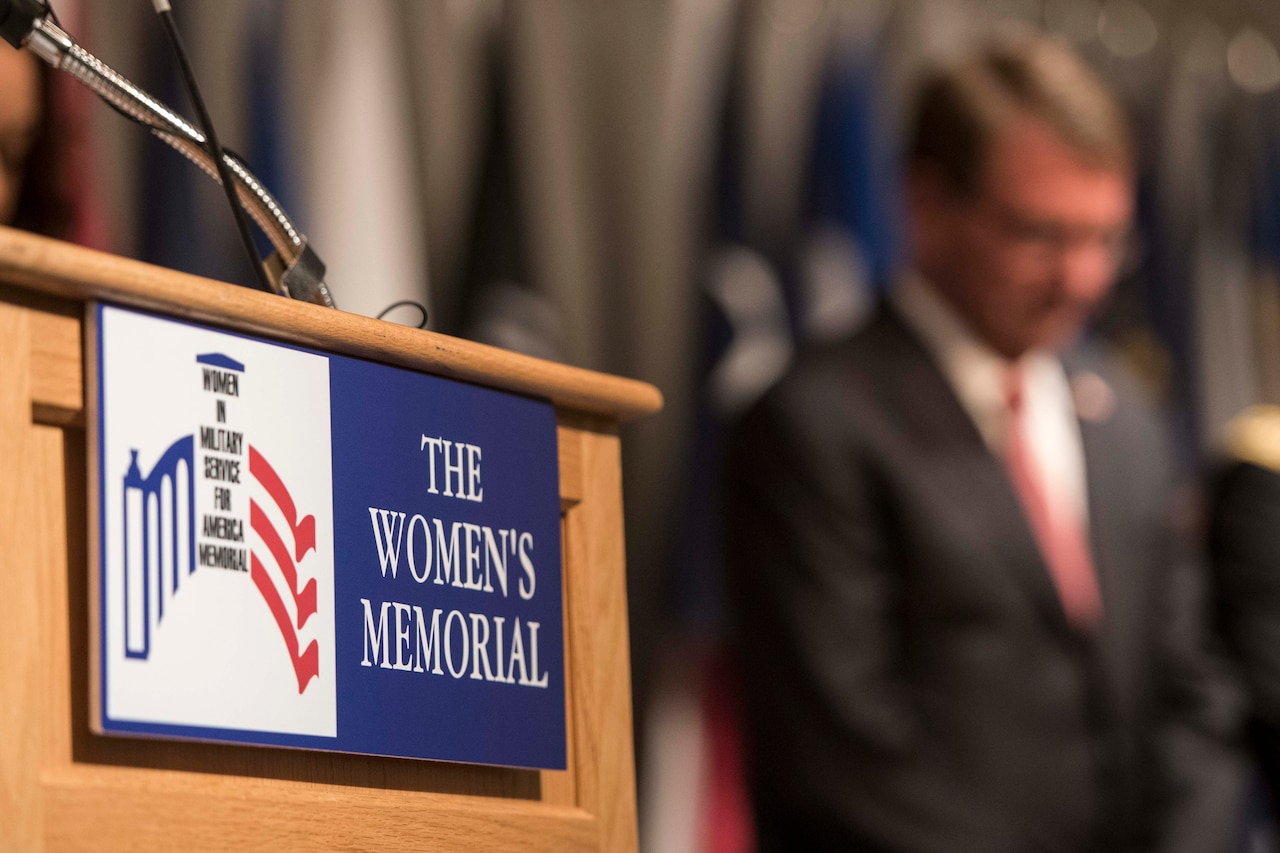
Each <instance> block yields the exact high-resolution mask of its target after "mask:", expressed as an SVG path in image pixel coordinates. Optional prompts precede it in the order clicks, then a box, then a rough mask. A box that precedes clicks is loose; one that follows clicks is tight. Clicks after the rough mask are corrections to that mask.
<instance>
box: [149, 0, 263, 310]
mask: <svg viewBox="0 0 1280 853" xmlns="http://www.w3.org/2000/svg"><path fill="white" fill-rule="evenodd" d="M151 5H152V6H154V7H155V10H156V14H157V15H158V16H159V17H160V20H161V22H163V24H164V31H165V34H166V35H167V36H168V37H169V44H170V45H172V47H173V52H174V54H176V56H177V58H178V65H179V67H180V68H181V69H182V82H183V85H184V87H185V88H186V90H187V96H188V97H189V98H190V99H191V103H192V106H194V107H195V109H196V116H197V117H198V118H199V119H200V129H201V130H202V131H204V138H205V141H206V145H207V148H208V151H209V154H210V155H211V156H212V158H213V162H214V163H215V164H216V165H217V169H218V177H219V179H220V180H221V181H222V189H223V191H224V192H225V194H226V196H227V202H228V203H229V204H230V205H231V215H232V217H233V218H234V219H235V221H236V231H238V232H239V234H240V243H241V245H242V246H243V247H244V250H245V254H246V255H247V256H248V257H249V265H250V266H252V267H253V272H254V277H255V280H256V281H257V284H258V287H260V288H261V289H263V290H265V291H266V292H268V293H275V292H276V290H275V288H274V287H272V285H271V280H270V279H269V278H268V277H267V271H266V268H265V267H264V266H263V265H262V259H261V258H260V257H258V250H257V249H256V248H255V247H254V245H253V237H252V235H251V234H250V233H249V220H248V219H247V218H246V217H245V213H244V209H243V208H242V207H241V206H240V201H239V199H237V198H236V190H235V186H236V185H235V179H234V178H233V177H232V175H231V169H230V167H228V166H227V164H226V161H225V158H224V156H223V149H222V145H221V144H219V142H218V136H217V134H216V133H215V132H214V129H213V119H212V118H210V116H209V111H208V110H207V109H205V105H204V98H203V97H202V96H201V95H200V88H199V87H198V86H197V85H196V76H195V73H194V72H193V71H192V69H191V60H190V59H189V58H188V57H187V50H186V47H185V46H184V45H183V43H182V35H181V34H180V33H179V32H178V23H177V21H176V20H175V19H174V16H173V7H172V6H170V5H169V0H151Z"/></svg>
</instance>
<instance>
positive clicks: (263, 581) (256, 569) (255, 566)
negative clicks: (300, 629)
mask: <svg viewBox="0 0 1280 853" xmlns="http://www.w3.org/2000/svg"><path fill="white" fill-rule="evenodd" d="M250 561H251V563H252V571H251V572H250V574H251V576H252V577H253V583H254V585H255V586H256V587H257V588H258V592H259V593H261V594H262V600H263V601H265V602H266V603H267V607H268V608H269V609H270V610H271V615H272V616H274V617H275V619H276V627H277V628H279V629H280V636H281V637H283V638H284V644H285V646H286V647H288V649H289V659H290V660H291V661H292V662H293V672H294V675H296V676H297V677H298V693H302V691H303V690H305V689H306V687H307V682H309V681H310V680H311V679H313V678H316V677H317V676H319V675H320V648H319V647H318V646H317V645H316V641H315V640H312V641H311V644H310V645H309V646H307V650H306V651H305V652H303V653H302V654H298V635H297V633H295V632H294V630H293V626H292V625H290V624H289V614H288V613H287V612H286V611H285V609H284V601H283V600H282V599H281V598H280V593H278V592H276V587H275V584H273V583H272V582H271V578H269V577H267V570H266V569H264V568H263V567H262V563H261V562H260V561H259V560H258V555H257V554H250Z"/></svg>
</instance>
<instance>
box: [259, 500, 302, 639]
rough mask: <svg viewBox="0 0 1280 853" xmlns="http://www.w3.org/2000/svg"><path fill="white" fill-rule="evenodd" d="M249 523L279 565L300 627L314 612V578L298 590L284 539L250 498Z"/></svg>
mask: <svg viewBox="0 0 1280 853" xmlns="http://www.w3.org/2000/svg"><path fill="white" fill-rule="evenodd" d="M308 517H310V516H308ZM249 525H250V526H251V527H252V528H253V529H254V531H255V532H256V533H257V534H258V536H259V537H261V539H262V542H263V544H264V545H266V546H267V550H268V551H270V552H271V556H273V557H275V559H276V565H278V566H279V567H280V572H281V574H283V575H284V580H285V584H286V585H287V586H288V587H289V592H290V594H291V595H292V596H293V603H294V606H295V607H296V609H297V611H298V627H299V628H301V627H302V626H303V625H305V624H307V620H308V619H309V618H311V615H312V614H313V613H315V612H316V581H315V578H312V579H310V580H308V581H307V585H306V586H304V587H303V588H302V590H301V591H298V569H297V567H296V566H294V564H293V558H292V557H291V556H289V549H288V548H287V547H285V544H284V540H282V539H281V538H280V534H279V533H277V532H276V528H275V525H274V524H272V523H271V519H270V518H269V517H268V516H267V514H266V512H264V511H263V509H262V507H260V506H258V502H257V501H255V500H253V499H252V498H251V499H250V500H249Z"/></svg>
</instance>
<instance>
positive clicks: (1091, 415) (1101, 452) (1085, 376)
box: [1063, 353, 1141, 694]
mask: <svg viewBox="0 0 1280 853" xmlns="http://www.w3.org/2000/svg"><path fill="white" fill-rule="evenodd" d="M1063 361H1064V364H1065V366H1066V368H1067V375H1068V378H1069V379H1070V380H1071V383H1072V388H1073V390H1075V391H1077V397H1079V396H1080V393H1079V392H1080V391H1081V390H1082V389H1083V388H1084V387H1085V385H1084V383H1094V384H1098V385H1099V387H1100V388H1101V389H1102V390H1104V391H1105V392H1106V393H1107V394H1112V393H1113V392H1111V390H1110V387H1109V386H1108V385H1107V384H1106V382H1105V380H1103V379H1102V378H1101V377H1100V376H1099V375H1098V374H1097V373H1095V372H1094V371H1093V370H1091V369H1090V367H1089V366H1088V365H1087V364H1086V363H1085V359H1083V358H1082V357H1081V356H1080V354H1078V353H1073V354H1068V355H1067V356H1066V357H1064V359H1063ZM1112 400H1114V397H1112ZM1088 409H1092V411H1088ZM1077 411H1081V412H1082V415H1083V416H1081V417H1080V419H1079V424H1080V441H1081V445H1082V446H1083V449H1084V459H1085V475H1086V477H1087V483H1088V495H1089V545H1090V548H1091V550H1092V556H1093V564H1094V570H1095V571H1096V572H1097V577H1098V589H1099V592H1100V593H1101V596H1102V619H1103V624H1102V630H1101V632H1100V637H1099V644H1098V651H1099V654H1100V662H1101V663H1102V664H1103V665H1104V667H1105V669H1106V670H1107V671H1108V676H1107V677H1108V681H1109V682H1110V689H1111V690H1112V691H1113V692H1114V691H1119V693H1121V694H1123V693H1124V692H1126V690H1128V689H1129V687H1130V686H1131V682H1132V679H1131V678H1130V677H1129V676H1128V673H1129V671H1130V665H1129V664H1130V662H1129V661H1127V660H1126V658H1125V654H1124V652H1125V650H1128V649H1136V648H1140V647H1141V643H1139V642H1136V641H1135V640H1134V639H1132V638H1130V637H1128V636H1127V634H1129V633H1130V632H1133V631H1136V630H1139V626H1140V620H1137V619H1134V618H1133V614H1132V612H1131V609H1132V601H1131V599H1132V595H1131V594H1130V587H1131V585H1132V578H1129V577H1127V576H1126V575H1125V573H1124V572H1123V571H1121V567H1122V566H1124V565H1126V564H1127V559H1126V556H1125V555H1126V553H1128V552H1130V551H1131V550H1132V549H1133V547H1134V543H1133V542H1132V541H1130V540H1129V539H1128V538H1127V537H1126V534H1125V531H1128V530H1131V529H1132V526H1131V525H1129V524H1127V523H1126V522H1125V519H1127V518H1128V517H1129V516H1130V514H1131V509H1130V507H1129V506H1128V505H1127V502H1126V498H1125V494H1124V476H1125V473H1124V472H1125V471H1126V470H1129V464H1128V462H1129V460H1127V459H1126V458H1125V450H1124V443H1123V442H1122V441H1120V440H1119V438H1120V436H1119V435H1118V432H1119V431H1120V429H1121V427H1120V424H1119V416H1118V415H1117V413H1116V411H1115V405H1114V402H1112V403H1111V404H1109V405H1104V406H1101V407H1100V408H1098V407H1094V406H1092V405H1090V406H1084V405H1081V401H1080V400H1077Z"/></svg>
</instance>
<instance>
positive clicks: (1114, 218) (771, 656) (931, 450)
mask: <svg viewBox="0 0 1280 853" xmlns="http://www.w3.org/2000/svg"><path fill="white" fill-rule="evenodd" d="M1131 157H1132V149H1131V145H1130V141H1129V136H1128V131H1127V126H1126V123H1125V120H1124V117H1123V115H1122V112H1121V110H1120V109H1119V107H1118V106H1117V105H1116V104H1115V102H1114V101H1113V100H1112V98H1111V96H1110V95H1109V94H1108V93H1107V92H1106V91H1105V89H1104V88H1103V87H1102V86H1101V85H1100V84H1099V83H1098V82H1097V81H1096V80H1095V78H1094V77H1093V76H1092V75H1091V74H1090V73H1089V72H1088V71H1087V70H1086V69H1085V68H1084V67H1083V66H1082V65H1081V64H1080V63H1079V61H1078V60H1076V59H1075V58H1074V57H1073V56H1072V55H1071V54H1069V53H1068V52H1067V51H1066V50H1065V49H1064V48H1061V47H1059V46H1058V45H1056V44H1054V43H1051V42H1047V41H1041V40H1030V41H1027V42H1025V43H1023V44H1020V45H1018V46H1015V47H1011V48H1001V49H993V50H990V51H988V52H986V53H983V54H981V55H979V56H976V57H974V58H971V59H970V60H968V61H966V62H964V63H962V64H960V65H959V66H957V67H955V68H953V69H951V70H949V71H947V72H945V73H942V74H940V75H938V76H937V77H936V78H935V79H934V80H933V81H932V82H931V83H930V84H929V85H928V86H927V87H926V88H925V91H924V94H923V96H922V99H921V101H920V107H919V115H918V120H917V128H916V132H915V135H914V139H913V142H912V147H911V151H910V161H909V171H908V180H907V188H908V205H907V209H908V214H909V226H910V236H911V246H912V251H913V262H914V267H913V271H912V272H911V274H909V275H907V276H905V277H904V280H903V281H902V282H901V283H900V285H899V286H898V288H897V289H896V291H895V293H894V294H893V296H892V298H891V299H889V300H888V302H887V303H886V304H885V305H883V306H882V307H881V309H880V310H879V312H878V313H877V315H876V316H875V317H874V319H873V320H872V321H871V322H870V323H869V325H868V326H867V327H866V328H864V329H863V330H862V331H861V332H859V333H858V334H857V335H856V336H855V337H853V338H852V339H851V340H849V341H847V342H845V343H844V344H841V345H839V346H836V347H833V348H830V349H826V350H823V351H818V352H812V353H809V354H807V355H805V356H803V357H802V358H801V359H800V360H799V361H798V362H797V363H796V364H795V366H794V367H793V369H792V370H791V371H790V372H789V374H788V375H787V376H786V377H785V378H784V379H783V380H782V381H781V382H780V383H779V384H778V385H777V386H776V387H775V388H774V389H773V390H772V391H771V392H770V393H769V394H767V395H766V396H765V398H764V399H763V400H762V401H761V403H760V404H759V405H758V406H756V407H755V409H754V410H753V411H752V412H751V413H750V414H749V415H748V416H747V417H746V418H745V419H744V421H743V423H742V425H741V428H740V429H739V430H738V432H737V435H736V437H735V440H734V443H733V447H732V450H731V453H730V460H729V469H728V476H727V480H726V511H727V515H728V527H727V558H728V559H727V571H728V576H727V578H726V584H727V587H728V589H729V594H730V596H731V600H732V613H733V619H734V636H735V642H736V651H737V655H738V664H739V669H740V672H741V677H742V680H743V685H744V691H745V694H744V695H745V700H746V709H747V720H748V732H747V736H748V757H749V761H750V766H751V787H752V795H753V800H754V804H755V809H756V819H757V832H758V837H759V840H760V846H761V848H762V849H765V850H824V849H832V850H873V851H881V850H883V851H949V853H954V851H981V853H996V851H1011V853H1012V851H1017V852H1018V853H1023V851H1037V850H1045V851H1084V850H1108V851H1110V850H1130V849H1141V850H1147V849H1181V850H1187V851H1201V853H1205V851H1214V850H1225V849H1229V842H1230V834H1231V825H1232V820H1233V817H1234V806H1235V798H1236V796H1237V794H1238V764H1237V758H1236V755H1235V753H1234V752H1233V751H1232V750H1231V749H1230V748H1229V747H1228V745H1227V738H1228V737H1230V736H1231V735H1232V733H1233V730H1234V726H1235V725H1236V718H1237V715H1238V711H1237V707H1238V705H1237V703H1236V702H1235V700H1234V692H1233V691H1232V690H1231V689H1230V687H1231V686H1230V685H1229V684H1228V683H1227V682H1226V681H1225V680H1224V679H1220V678H1219V672H1218V670H1217V669H1216V668H1215V667H1214V665H1213V662H1212V660H1211V659H1210V658H1209V657H1208V656H1207V655H1206V654H1205V653H1204V650H1203V648H1202V643H1201V626H1202V621H1203V620H1202V619H1201V616H1200V613H1199V609H1200V603H1201V601H1202V597H1201V593H1200V584H1201V578H1200V577H1199V575H1198V574H1197V573H1196V571H1195V570H1194V566H1193V564H1192V563H1191V562H1190V561H1188V560H1187V558H1186V556H1187V554H1186V552H1185V551H1184V550H1183V548H1182V547H1181V546H1180V537H1179V536H1178V535H1177V533H1176V531H1175V529H1174V526H1173V522H1172V515H1171V502H1172V498H1173V496H1174V488H1173V480H1172V476H1171V473H1170V464H1169V460H1168V459H1167V454H1166V448H1165V447H1164V445H1163V443H1162V441H1161V433H1160V430H1159V428H1158V426H1157V423H1156V420H1155V418H1154V417H1153V415H1152V413H1151V412H1150V411H1148V410H1147V409H1146V408H1145V407H1144V406H1143V405H1141V403H1140V402H1139V401H1138V395H1137V394H1136V393H1135V390H1134V389H1133V388H1132V387H1131V386H1130V385H1129V384H1128V383H1127V382H1126V381H1125V379H1124V378H1123V376H1122V375H1119V374H1117V373H1116V372H1115V371H1114V370H1113V368H1112V367H1111V365H1110V364H1109V362H1108V361H1107V359H1106V358H1105V357H1104V356H1103V355H1102V354H1100V353H1099V352H1096V351H1093V350H1090V349H1089V348H1087V347H1082V346H1078V345H1074V344H1073V339H1074V338H1075V337H1076V336H1077V334H1078V333H1079V331H1080V329H1081V327H1082V325H1083V323H1084V322H1085V320H1086V319H1087V318H1088V316H1089V315H1090V313H1091V312H1092V311H1093V310H1094V309H1095V307H1096V306H1097V304H1098V303H1099V301H1100V300H1101V299H1102V298H1103V297H1104V296H1105V295H1106V293H1107V292H1108V290H1109V288H1110V287H1111V284H1112V279H1113V278H1114V275H1115V272H1116V269H1117V267H1118V263H1119V260H1120V255H1121V253H1122V250H1123V247H1124V245H1125V242H1126V239H1125V238H1126V236H1127V234H1128V230H1129V227H1130V219H1131V215H1132V206H1133V199H1132V189H1131V178H1132V161H1131ZM1059 353H1061V355H1060V354H1059Z"/></svg>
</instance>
